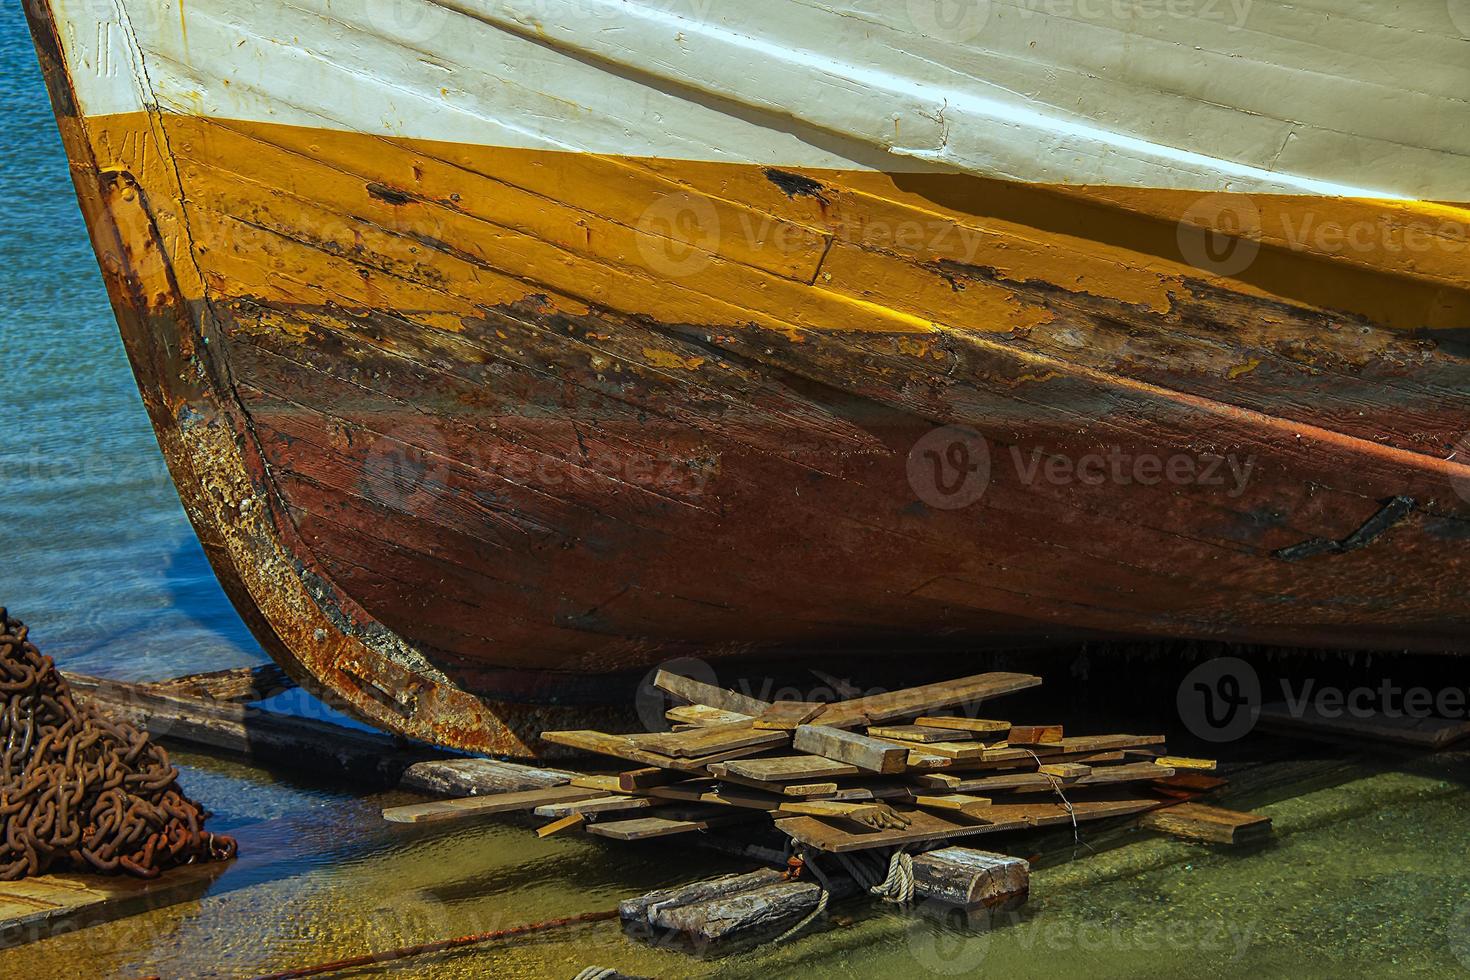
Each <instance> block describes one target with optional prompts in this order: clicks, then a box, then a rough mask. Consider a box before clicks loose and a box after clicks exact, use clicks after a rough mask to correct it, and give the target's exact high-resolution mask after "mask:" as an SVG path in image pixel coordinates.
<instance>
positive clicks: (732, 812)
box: [587, 808, 815, 840]
mask: <svg viewBox="0 0 1470 980" xmlns="http://www.w3.org/2000/svg"><path fill="white" fill-rule="evenodd" d="M757 816H760V815H759V814H758V813H756V812H755V811H747V810H738V809H734V808H730V809H721V810H719V812H717V813H700V814H693V813H688V814H677V813H671V814H670V815H668V816H658V817H636V818H634V819H632V820H610V821H599V822H598V823H593V824H588V825H587V833H589V834H596V835H597V836H598V837H610V838H612V839H613V840H648V839H650V838H653V837H671V836H673V835H675V834H688V833H692V832H694V831H696V830H709V829H711V828H713V827H723V826H727V825H729V824H734V823H742V822H744V821H746V820H750V819H751V818H752V817H757ZM760 819H765V818H764V817H761V818H760ZM808 819H815V818H808Z"/></svg>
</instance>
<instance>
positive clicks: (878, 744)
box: [792, 725, 909, 774]
mask: <svg viewBox="0 0 1470 980" xmlns="http://www.w3.org/2000/svg"><path fill="white" fill-rule="evenodd" d="M792 747H793V748H795V749H796V751H798V752H810V753H812V754H813V755H819V756H822V757H823V758H826V759H835V760H837V761H838V762H846V763H847V764H849V765H853V766H857V767H858V768H859V769H861V770H863V771H865V772H876V773H884V774H891V773H899V772H903V771H904V770H905V769H907V768H908V754H909V750H908V749H907V748H904V747H902V746H897V745H894V744H892V743H891V742H882V741H879V740H878V739H875V738H869V737H867V736H866V735H858V734H856V733H854V732H848V731H843V730H842V729H840V728H828V727H827V726H825V725H802V726H801V727H799V728H797V729H796V735H795V738H794V739H793V740H792Z"/></svg>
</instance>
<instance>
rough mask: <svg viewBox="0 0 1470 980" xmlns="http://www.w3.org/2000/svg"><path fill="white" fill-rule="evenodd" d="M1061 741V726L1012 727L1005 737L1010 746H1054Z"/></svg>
mask: <svg viewBox="0 0 1470 980" xmlns="http://www.w3.org/2000/svg"><path fill="white" fill-rule="evenodd" d="M1061 740H1062V726H1061V725H1012V726H1011V731H1010V734H1009V735H1007V736H1006V742H1007V743H1009V744H1011V745H1027V746H1034V745H1056V744H1057V743H1058V742H1060V741H1061Z"/></svg>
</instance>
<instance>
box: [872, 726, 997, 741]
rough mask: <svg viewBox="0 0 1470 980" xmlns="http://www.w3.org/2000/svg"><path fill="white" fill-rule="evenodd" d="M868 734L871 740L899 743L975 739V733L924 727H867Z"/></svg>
mask: <svg viewBox="0 0 1470 980" xmlns="http://www.w3.org/2000/svg"><path fill="white" fill-rule="evenodd" d="M868 734H869V735H871V736H872V737H873V738H888V739H894V740H896V741H900V742H919V743H924V742H959V741H963V740H965V739H972V738H975V737H976V733H975V732H970V731H961V730H956V729H953V728H935V727H932V726H925V725H869V726H868Z"/></svg>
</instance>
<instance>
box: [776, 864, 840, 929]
mask: <svg viewBox="0 0 1470 980" xmlns="http://www.w3.org/2000/svg"><path fill="white" fill-rule="evenodd" d="M796 853H798V854H799V855H800V856H801V861H802V865H803V866H804V867H806V868H809V869H811V872H812V875H813V876H814V877H815V878H816V879H817V888H819V889H820V892H818V894H817V907H816V908H814V909H812V910H811V911H810V912H808V913H807V914H806V915H805V916H803V917H802V919H801V921H800V922H798V923H797V924H796V925H794V926H792V927H791V928H790V929H787V930H786V931H785V932H783V933H781V935H779V936H777V937H776V938H775V939H774V940H772V942H776V943H784V942H786V940H788V939H791V938H792V937H794V936H796V935H798V934H800V932H801V931H802V930H803V929H805V928H806V927H807V926H809V925H811V924H812V923H813V922H815V921H816V920H817V919H819V918H821V917H822V915H823V914H825V913H826V911H827V903H828V902H829V901H831V900H832V883H831V882H830V881H828V880H827V876H826V875H824V874H823V873H822V869H821V868H819V867H817V862H815V861H813V860H812V855H811V854H809V853H806V852H805V851H797V852H796Z"/></svg>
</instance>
